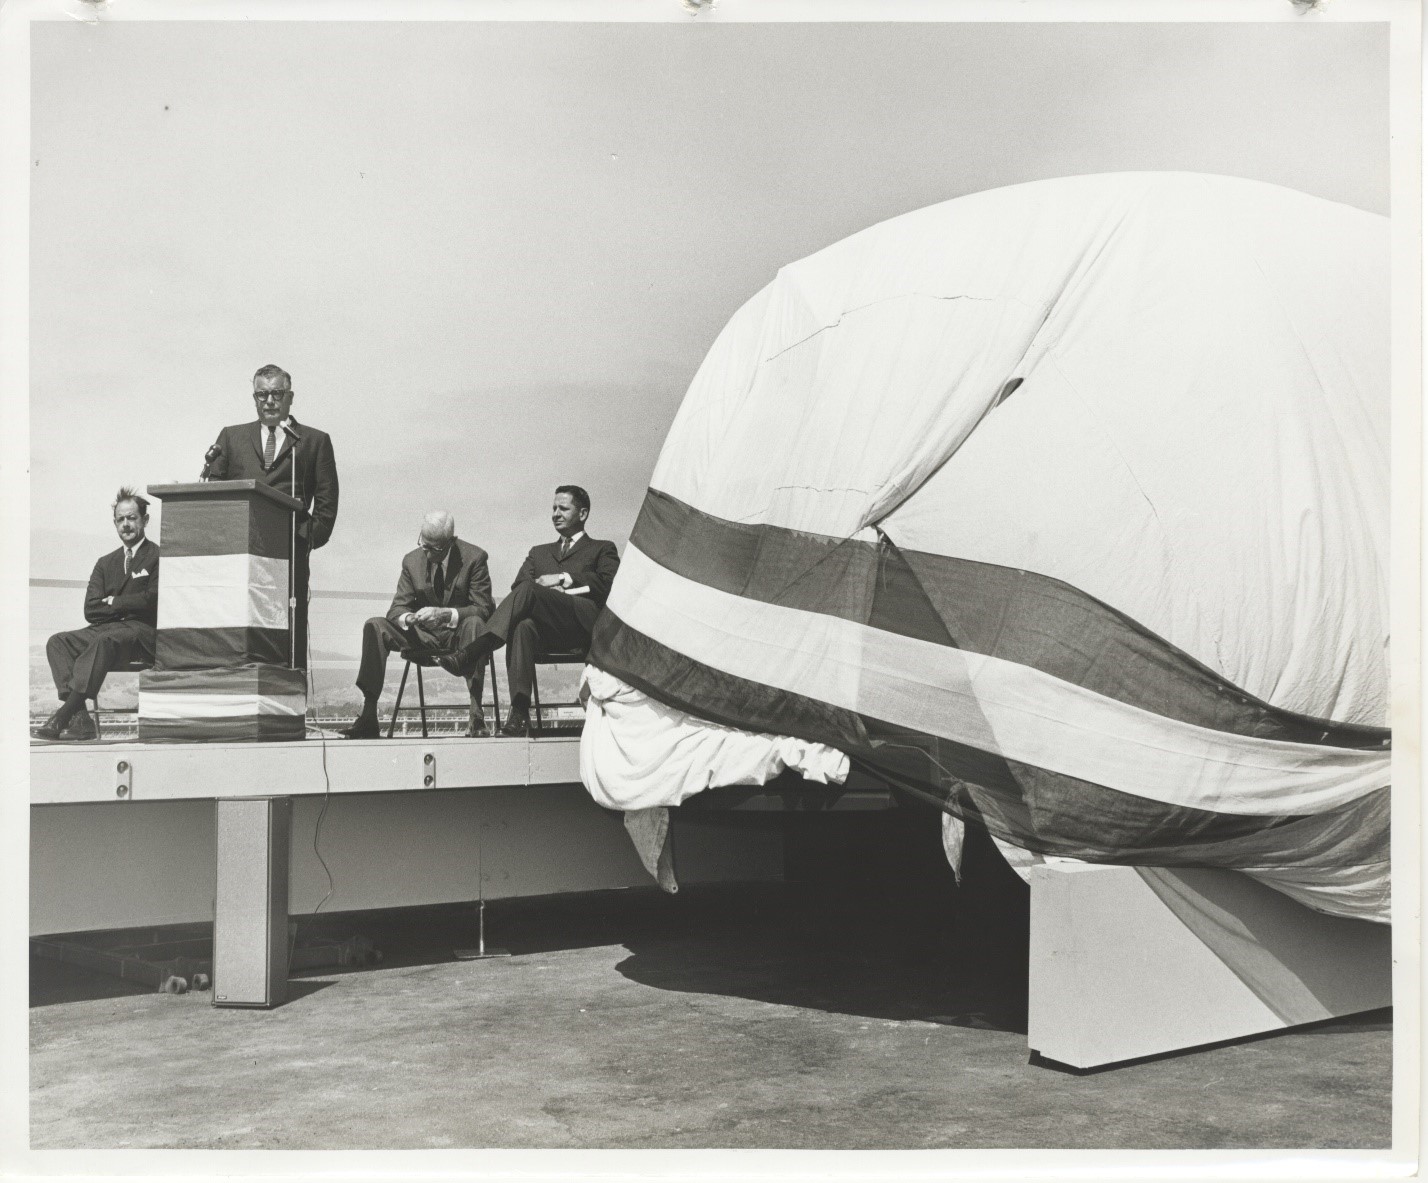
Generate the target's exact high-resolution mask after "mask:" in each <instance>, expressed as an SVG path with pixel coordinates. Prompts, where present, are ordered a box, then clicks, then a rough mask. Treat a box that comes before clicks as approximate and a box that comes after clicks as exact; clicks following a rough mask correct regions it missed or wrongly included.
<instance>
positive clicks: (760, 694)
mask: <svg viewBox="0 0 1428 1183" xmlns="http://www.w3.org/2000/svg"><path fill="white" fill-rule="evenodd" d="M591 659H592V661H594V662H595V664H597V665H599V666H600V668H602V669H605V670H607V671H609V672H610V673H613V674H615V675H616V676H617V677H619V678H621V679H623V680H624V681H626V682H628V683H630V684H631V685H632V686H636V687H638V688H639V689H641V690H644V691H645V692H646V693H648V694H651V695H653V696H655V697H656V698H659V699H660V700H662V701H664V702H668V703H669V704H670V705H672V706H675V707H677V708H679V709H681V710H687V711H697V712H698V713H700V714H701V715H703V716H704V717H706V718H710V719H713V720H714V721H716V722H721V723H726V724H728V725H730V726H735V727H741V728H745V729H751V730H755V731H766V732H776V733H781V734H790V735H796V736H799V737H800V738H803V739H809V740H813V741H815V742H818V743H826V744H829V745H831V746H833V747H837V748H839V749H840V750H842V751H844V752H847V753H848V754H849V755H850V756H851V757H852V758H853V761H854V763H855V764H857V765H859V766H861V767H863V768H865V769H866V770H867V771H869V772H870V773H872V774H873V775H874V776H875V777H877V778H878V779H881V780H887V781H890V782H891V783H892V784H894V785H897V786H898V787H900V788H902V789H904V790H907V791H909V792H911V793H913V794H914V795H916V796H919V797H922V798H923V799H925V800H928V801H929V802H931V803H933V804H935V805H938V806H940V807H942V808H944V809H947V810H948V811H949V812H952V813H956V814H959V815H962V816H973V817H976V818H978V819H979V820H980V821H981V822H982V823H983V824H985V825H986V826H987V828H988V829H989V830H990V831H991V832H992V833H993V834H995V835H996V836H998V837H1001V838H1006V839H1008V840H1010V841H1012V842H1015V843H1017V844H1018V845H1022V846H1025V847H1026V848H1027V849H1029V850H1034V851H1036V852H1038V853H1040V854H1049V855H1063V856H1067V857H1070V858H1079V859H1087V860H1090V861H1092V862H1110V863H1132V864H1135V863H1153V864H1156V865H1161V866H1222V867H1235V868H1238V869H1241V870H1248V871H1265V872H1266V873H1268V872H1269V871H1274V872H1275V873H1276V874H1278V873H1279V872H1280V871H1281V870H1284V871H1285V872H1286V873H1288V874H1290V875H1291V877H1292V878H1293V877H1298V878H1299V879H1305V877H1306V876H1311V875H1314V876H1318V877H1319V878H1321V879H1322V878H1323V877H1324V876H1325V875H1328V874H1330V872H1331V871H1333V872H1334V873H1335V874H1337V873H1338V870H1336V869H1342V868H1344V867H1360V868H1362V867H1365V866H1372V867H1379V866H1386V863H1387V848H1386V846H1385V844H1384V842H1383V835H1384V834H1385V833H1386V827H1387V824H1388V811H1389V791H1388V790H1387V789H1381V790H1377V791H1375V792H1373V793H1369V794H1367V795H1365V796H1364V797H1361V798H1359V799H1358V800H1357V801H1354V802H1352V803H1350V804H1349V805H1346V806H1344V807H1343V808H1341V809H1338V810H1335V811H1331V812H1328V813H1320V814H1312V815H1308V816H1302V817H1296V816H1288V815H1245V814H1232V813H1215V812H1212V811H1209V810H1204V809H1198V808H1189V807H1184V806H1177V805H1168V804H1164V803H1162V802H1159V801H1155V800H1152V799H1148V798H1142V797H1139V796H1135V795H1132V794H1128V793H1122V792H1117V791H1115V790H1113V789H1109V788H1106V787H1105V786H1103V785H1097V784H1092V783H1090V782H1087V781H1081V780H1076V779H1074V778H1071V777H1067V776H1062V775H1059V774H1056V773H1051V772H1048V771H1046V770H1045V769H1042V768H1036V767H1033V766H1030V765H1026V764H1020V763H1016V762H1014V761H1009V760H1007V759H1005V758H1004V757H1001V756H996V755H992V754H990V753H987V752H982V751H979V750H977V749H975V748H971V747H968V746H966V745H963V744H957V743H954V742H953V741H951V740H945V739H940V738H938V737H935V736H926V735H920V734H919V733H917V732H914V731H910V730H907V729H904V728H897V727H893V726H891V725H889V724H886V723H883V722H881V721H880V720H877V719H868V718H863V717H860V716H858V715H855V714H852V713H850V712H847V711H843V710H840V709H838V708H834V707H829V706H827V705H826V704H824V703H821V702H818V701H816V700H813V699H809V698H805V697H802V696H800V695H797V694H793V693H790V692H788V691H784V690H776V689H773V688H771V687H767V686H763V685H760V684H759V683H755V682H749V681H746V680H744V679H742V678H737V677H735V676H733V675H731V674H727V673H723V672H721V671H719V670H716V669H713V668H711V667H709V666H707V665H703V664H701V663H698V662H695V661H693V660H692V659H690V658H689V657H687V656H685V655H684V654H682V653H679V652H676V651H675V650H673V649H670V648H668V647H667V646H664V645H661V644H660V643H659V642H657V641H654V640H652V639H650V638H649V637H646V636H645V635H644V634H642V633H640V632H638V631H636V630H635V629H633V628H631V627H630V626H629V625H627V624H625V623H624V622H623V621H621V620H620V619H619V617H617V616H615V615H614V614H613V613H611V612H606V613H604V614H603V615H602V616H601V617H600V619H599V621H598V622H597V624H596V627H595V635H594V640H593V645H592V649H591ZM1167 836H1168V837H1167ZM1360 877H1362V876H1360ZM1308 881H1311V882H1312V881H1314V880H1308ZM1278 885H1279V884H1278V883H1276V886H1278Z"/></svg>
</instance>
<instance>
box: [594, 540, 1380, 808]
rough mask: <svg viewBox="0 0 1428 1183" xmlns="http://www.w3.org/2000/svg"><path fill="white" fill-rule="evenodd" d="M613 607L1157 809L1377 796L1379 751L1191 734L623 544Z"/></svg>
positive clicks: (799, 680)
mask: <svg viewBox="0 0 1428 1183" xmlns="http://www.w3.org/2000/svg"><path fill="white" fill-rule="evenodd" d="M609 608H610V610H611V611H612V612H614V613H615V614H616V615H618V616H619V617H620V618H621V619H622V620H623V621H624V622H625V623H626V624H629V625H630V626H631V627H633V628H635V629H637V630H639V631H640V632H642V633H644V634H645V635H647V636H649V637H651V638H652V639H653V640H655V641H658V642H660V643H661V644H664V645H668V646H669V647H671V648H676V647H677V648H678V649H679V651H680V652H682V653H685V654H687V655H688V656H689V657H691V658H693V659H694V660H695V661H697V662H700V663H702V664H704V665H708V666H710V667H711V668H713V669H716V670H721V671H723V672H725V673H729V674H733V675H735V676H737V677H740V678H744V679H747V680H749V681H753V682H760V683H763V684H765V685H768V686H772V687H776V688H778V689H782V690H787V691H790V692H792V693H795V694H799V695H803V696H806V697H810V698H815V699H820V700H822V701H825V702H828V703H830V704H832V705H834V706H837V707H840V708H842V709H844V710H847V711H851V712H854V713H856V714H859V715H864V716H870V717H872V718H875V719H880V720H883V721H885V722H888V723H892V724H894V725H896V726H899V727H905V728H909V729H911V730H914V731H917V732H921V733H923V734H927V735H934V736H940V737H943V738H946V739H950V740H953V741H955V742H958V743H961V744H965V745H968V746H970V747H973V748H977V749H980V750H982V751H986V752H991V753H995V754H998V755H1001V756H1003V757H1005V758H1006V759H1008V760H1015V761H1017V762H1020V763H1025V764H1029V765H1033V766H1036V767H1039V768H1045V769H1047V770H1049V771H1052V772H1056V773H1060V774H1062V775H1065V776H1069V777H1074V778H1076V779H1078V780H1085V781H1089V782H1092V783H1096V784H1100V785H1104V786H1106V787H1107V788H1111V789H1115V790H1118V791H1121V792H1126V793H1132V794H1135V795H1138V796H1141V797H1146V798H1150V799H1152V800H1157V801H1160V802H1163V803H1165V804H1173V805H1183V806H1189V805H1192V804H1193V805H1197V806H1200V807H1204V808H1210V809H1213V810H1215V811H1217V812H1228V813H1243V814H1265V815H1269V814H1286V813H1289V814H1298V813H1313V812H1319V811H1322V810H1326V809H1332V808H1334V807H1336V806H1339V805H1343V804H1345V803H1347V802H1350V801H1353V800H1355V799H1356V798H1358V797H1361V796H1363V795H1364V794H1366V793H1369V792H1372V791H1373V790H1375V789H1379V788H1383V787H1385V786H1386V785H1387V784H1388V777H1389V772H1388V763H1389V761H1388V754H1387V753H1386V752H1385V751H1383V750H1381V749H1368V750H1354V749H1347V748H1335V747H1329V746H1327V745H1324V744H1300V743H1293V742H1287V741H1284V740H1275V739H1259V738H1254V737H1248V736H1242V735H1235V734H1233V733H1230V732H1224V731H1217V730H1214V729H1211V728H1208V727H1204V726H1199V725H1196V724H1193V723H1186V722H1183V721H1181V720H1178V719H1173V718H1168V717H1166V716H1163V715H1160V714H1157V713H1155V712H1153V711H1148V710H1143V709H1141V708H1139V707H1135V706H1131V705H1130V704H1127V703H1125V702H1122V701H1118V700H1116V699H1113V698H1110V697H1108V696H1106V695H1102V694H1099V693H1096V692H1093V691H1090V690H1087V689H1086V688H1084V687H1082V686H1077V685H1075V684H1073V683H1071V682H1067V681H1064V680H1062V679H1060V678H1056V677H1052V676H1050V675H1047V674H1045V673H1043V672H1042V671H1040V670H1036V669H1033V668H1031V667H1029V666H1024V665H1020V664H1017V663H1015V662H1011V661H1006V660H1004V659H1000V658H995V657H988V656H986V655H983V654H975V653H969V652H967V651H965V650H962V649H958V648H953V647H950V646H948V645H945V644H941V645H940V644H936V643H933V642H929V641H925V640H919V639H916V638H913V637H908V636H901V635H898V634H895V633H892V632H888V631H886V630H883V629H878V628H872V627H869V626H867V625H862V624H858V623H856V622H854V621H850V620H847V619H845V618H842V617H840V616H834V615H825V614H820V613H816V612H809V611H806V610H803V609H798V608H788V607H783V606H780V605H775V604H770V603H766V602H763V601H759V600H754V599H749V598H746V597H741V596H734V595H731V594H729V593H728V592H725V591H721V590H718V589H716V588H712V587H709V586H707V585H705V584H702V583H697V582H695V581H693V580H690V579H686V578H684V577H683V576H680V575H677V574H675V573H674V572H672V571H670V570H668V569H666V568H664V567H662V566H660V565H659V564H658V563H655V562H653V561H652V560H651V559H649V558H647V557H646V556H645V555H644V554H643V553H642V552H641V550H640V548H639V547H638V546H636V545H635V543H634V542H631V544H630V546H629V547H628V548H627V550H626V554H625V557H624V559H623V561H622V564H621V570H620V578H619V579H618V580H617V581H616V584H615V587H614V589H613V592H612V594H611V597H610V601H609ZM714 621H718V622H722V623H721V624H717V625H716V624H714V623H711V622H714Z"/></svg>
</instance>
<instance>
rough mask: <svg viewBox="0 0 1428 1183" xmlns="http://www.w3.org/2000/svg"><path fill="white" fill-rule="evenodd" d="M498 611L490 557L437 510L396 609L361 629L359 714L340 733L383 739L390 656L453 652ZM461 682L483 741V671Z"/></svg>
mask: <svg viewBox="0 0 1428 1183" xmlns="http://www.w3.org/2000/svg"><path fill="white" fill-rule="evenodd" d="M494 607H495V601H494V600H493V599H492V598H491V573H490V571H489V570H488V569H487V566H486V552H485V551H484V550H482V549H481V548H480V547H479V546H477V545H475V544H474V543H471V542H466V541H464V540H463V539H460V538H458V537H456V520H455V519H454V518H453V517H452V516H451V514H450V513H448V512H447V511H446V510H444V509H434V510H432V511H431V512H430V513H429V514H427V515H426V517H425V518H423V519H422V523H421V530H420V532H419V533H418V534H417V548H416V550H414V551H412V552H411V553H410V554H408V555H407V556H406V557H405V558H404V559H402V573H401V576H400V577H399V578H398V580H397V593H396V595H395V596H393V597H392V606H391V607H390V608H388V609H387V614H386V615H385V616H374V617H372V618H371V619H370V620H369V621H367V623H366V624H365V625H363V626H362V664H361V667H360V668H359V669H358V671H357V689H359V690H360V691H362V699H363V703H362V712H361V714H359V715H358V716H357V718H356V719H355V720H354V721H353V723H352V726H351V727H349V728H347V730H346V731H344V732H343V733H342V734H343V735H345V736H346V737H347V738H348V739H378V738H380V736H381V726H380V724H379V723H378V721H377V699H378V698H379V697H380V696H381V693H382V686H383V684H384V683H385V682H386V678H387V655H388V654H389V653H411V652H413V651H417V650H424V651H426V652H427V653H431V654H448V653H454V652H456V650H457V649H459V648H461V647H463V646H465V645H469V644H471V643H472V642H473V641H474V640H475V639H476V638H477V637H478V636H479V635H480V633H481V631H482V622H483V621H485V620H486V618H487V617H489V616H490V615H491V610H492V608H494ZM464 676H465V678H466V685H467V689H468V690H469V691H470V694H471V716H470V722H469V723H468V725H467V728H466V734H467V735H472V736H478V735H484V734H485V733H486V720H485V716H484V715H483V713H482V711H481V689H482V682H483V678H484V676H485V665H484V664H481V665H477V666H475V667H473V668H472V669H471V671H470V672H469V673H466V674H464Z"/></svg>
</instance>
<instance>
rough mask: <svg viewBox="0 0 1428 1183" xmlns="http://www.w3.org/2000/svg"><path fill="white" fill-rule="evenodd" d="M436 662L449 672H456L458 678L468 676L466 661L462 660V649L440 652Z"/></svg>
mask: <svg viewBox="0 0 1428 1183" xmlns="http://www.w3.org/2000/svg"><path fill="white" fill-rule="evenodd" d="M436 664H437V665H439V666H440V667H441V668H442V669H444V670H445V671H446V672H447V673H448V674H455V675H456V676H457V677H458V678H464V677H465V676H466V663H465V661H463V660H462V657H461V650H460V649H458V650H457V651H456V652H455V653H441V654H438V655H437V658H436Z"/></svg>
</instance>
